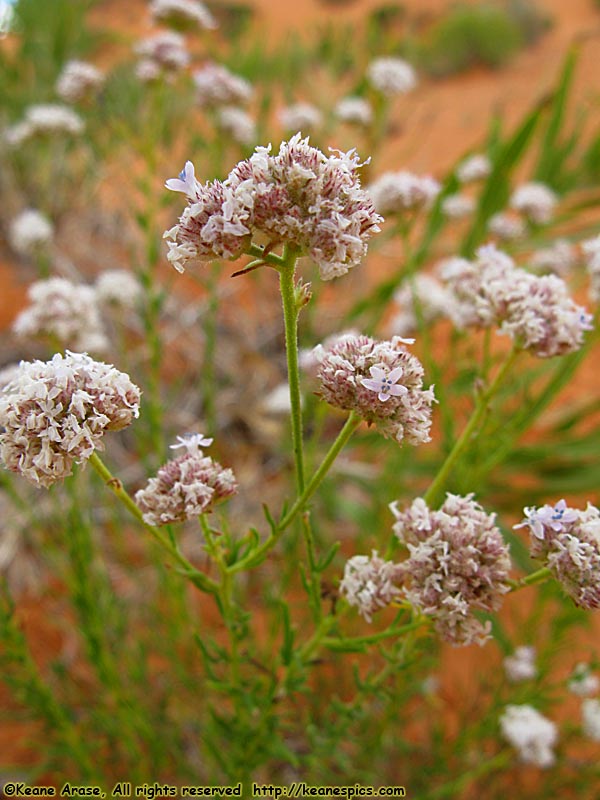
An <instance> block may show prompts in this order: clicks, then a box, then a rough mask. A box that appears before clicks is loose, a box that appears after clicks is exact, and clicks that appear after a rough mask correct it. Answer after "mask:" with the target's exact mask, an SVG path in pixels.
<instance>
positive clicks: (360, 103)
mask: <svg viewBox="0 0 600 800" xmlns="http://www.w3.org/2000/svg"><path fill="white" fill-rule="evenodd" d="M334 114H335V115H336V117H337V118H338V119H339V120H340V122H347V123H349V124H351V125H364V126H365V127H367V126H368V125H370V124H371V123H372V122H373V109H372V107H371V104H370V103H369V101H368V100H364V99H363V98H362V97H344V98H342V99H341V100H340V101H339V102H338V104H337V105H336V107H335V108H334Z"/></svg>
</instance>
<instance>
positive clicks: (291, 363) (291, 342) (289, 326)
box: [279, 246, 304, 495]
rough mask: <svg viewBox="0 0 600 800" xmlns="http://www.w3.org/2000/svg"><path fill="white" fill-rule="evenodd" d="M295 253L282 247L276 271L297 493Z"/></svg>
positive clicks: (300, 482) (300, 466)
mask: <svg viewBox="0 0 600 800" xmlns="http://www.w3.org/2000/svg"><path fill="white" fill-rule="evenodd" d="M297 258H298V251H297V250H296V249H295V248H292V247H290V246H286V248H285V250H284V256H283V259H284V264H283V266H282V267H281V268H280V270H279V288H280V291H281V300H282V303H283V322H284V326H285V351H286V358H287V369H288V382H289V385H290V405H291V417H292V443H293V448H294V462H295V465H296V486H297V489H298V494H299V495H301V494H302V492H303V491H304V450H303V443H302V401H301V397H300V373H299V368H298V311H299V309H298V306H297V303H296V296H295V293H294V272H295V268H296V260H297Z"/></svg>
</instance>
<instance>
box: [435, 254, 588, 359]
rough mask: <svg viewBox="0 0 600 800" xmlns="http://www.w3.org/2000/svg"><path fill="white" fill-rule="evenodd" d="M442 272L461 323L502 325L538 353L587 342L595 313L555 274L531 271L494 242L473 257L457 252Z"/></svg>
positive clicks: (543, 354) (562, 350) (552, 353)
mask: <svg viewBox="0 0 600 800" xmlns="http://www.w3.org/2000/svg"><path fill="white" fill-rule="evenodd" d="M441 277H442V279H443V280H444V281H445V283H446V285H447V287H448V288H449V290H450V291H451V293H452V295H453V296H454V298H455V302H454V303H453V304H452V306H451V308H450V313H451V314H452V316H453V320H454V322H455V324H456V325H457V326H458V327H461V328H464V327H468V326H478V327H489V326H492V325H499V326H500V332H501V333H506V334H508V335H509V336H510V337H511V338H512V339H513V340H514V341H515V344H516V345H517V346H518V347H520V348H523V349H525V350H530V351H531V352H532V353H534V354H535V355H537V356H539V357H540V358H549V357H552V356H556V355H563V354H565V353H570V352H572V351H573V350H577V349H579V347H581V345H582V344H583V334H584V332H585V331H587V330H590V329H591V327H592V325H591V321H592V317H591V315H589V314H588V313H587V312H586V311H585V309H584V308H583V307H582V306H579V305H577V304H576V303H575V302H574V301H573V299H572V298H571V297H570V295H569V292H568V289H567V286H566V284H565V282H564V281H563V280H562V279H561V278H559V277H557V276H555V275H542V276H538V275H533V274H531V273H530V272H527V271H526V270H524V269H521V268H519V267H517V266H516V265H515V263H514V261H513V260H512V258H511V257H510V256H508V255H507V254H506V253H503V252H502V251H500V250H498V249H497V248H496V247H495V246H494V245H486V246H485V247H481V248H480V249H479V250H478V251H477V260H476V261H475V262H470V261H467V260H466V259H461V258H455V259H452V260H450V261H448V262H446V263H445V265H444V267H443V269H442V270H441Z"/></svg>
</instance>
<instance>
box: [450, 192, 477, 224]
mask: <svg viewBox="0 0 600 800" xmlns="http://www.w3.org/2000/svg"><path fill="white" fill-rule="evenodd" d="M442 211H443V212H444V214H445V215H446V216H447V217H448V218H449V219H463V218H464V217H469V216H471V214H472V213H473V212H474V211H475V200H474V198H473V197H471V196H470V195H467V194H450V195H448V196H447V197H444V199H443V200H442Z"/></svg>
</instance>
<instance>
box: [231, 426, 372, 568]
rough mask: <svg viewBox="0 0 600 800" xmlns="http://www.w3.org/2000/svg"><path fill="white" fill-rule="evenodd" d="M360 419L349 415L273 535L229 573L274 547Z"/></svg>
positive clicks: (308, 498)
mask: <svg viewBox="0 0 600 800" xmlns="http://www.w3.org/2000/svg"><path fill="white" fill-rule="evenodd" d="M360 421H361V420H360V417H359V416H358V415H356V414H355V413H354V412H353V411H352V412H351V413H350V416H349V417H348V419H347V420H346V423H345V425H344V427H343V428H342V430H341V431H340V432H339V434H338V436H337V438H336V440H335V442H334V443H333V444H332V445H331V447H330V448H329V451H328V452H327V455H326V456H325V458H324V459H323V461H322V462H321V465H320V466H319V468H318V469H317V471H316V472H315V473H314V475H313V476H312V478H311V479H310V481H309V482H308V484H307V486H306V488H305V490H304V491H303V492H302V494H301V495H300V497H299V498H298V499H297V500H296V502H295V503H294V505H293V506H292V507H291V508H290V510H289V511H288V513H287V514H286V515H285V516H284V517H283V519H282V520H281V521H280V522H279V523H278V524H277V525H276V526H275V528H274V530H273V533H272V535H271V536H269V538H268V539H266V540H265V541H264V542H263V543H262V544H261V545H259V546H258V547H257V548H256V549H254V550H253V551H252V552H251V553H249V554H248V555H247V556H245V557H244V558H242V559H241V560H240V561H236V563H235V564H232V565H231V566H230V567H229V570H230V572H240V571H241V570H243V569H245V568H246V567H248V566H254V565H255V564H260V563H261V561H262V560H263V558H264V556H265V555H266V554H267V553H268V552H269V551H270V550H272V549H273V547H275V545H276V544H277V542H278V541H279V539H280V538H281V535H282V534H283V532H284V531H285V529H286V528H287V527H288V526H289V525H291V523H292V522H293V521H294V519H295V518H296V517H297V515H298V514H299V513H300V511H302V509H303V508H304V507H305V505H306V504H307V503H308V501H309V500H310V498H311V497H312V496H313V494H314V493H315V492H316V490H317V489H318V488H319V485H320V484H321V482H322V481H323V479H324V477H325V475H326V474H327V472H328V471H329V469H330V468H331V465H332V464H333V462H334V461H335V459H336V458H337V456H338V455H339V453H340V451H341V450H342V448H343V447H344V445H345V444H346V443H347V442H348V440H349V439H350V437H351V436H352V434H353V433H354V431H355V430H356V428H357V427H358V426H359V425H360Z"/></svg>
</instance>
